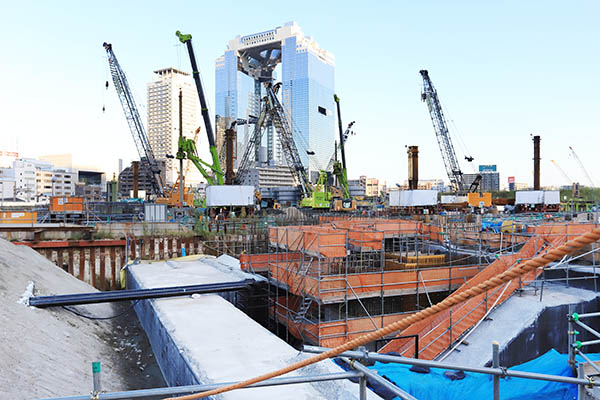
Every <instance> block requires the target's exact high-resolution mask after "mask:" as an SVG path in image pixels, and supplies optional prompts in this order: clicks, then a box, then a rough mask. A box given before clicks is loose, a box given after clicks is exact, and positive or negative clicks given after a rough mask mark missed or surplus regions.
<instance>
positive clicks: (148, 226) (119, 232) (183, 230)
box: [96, 222, 193, 239]
mask: <svg viewBox="0 0 600 400" xmlns="http://www.w3.org/2000/svg"><path fill="white" fill-rule="evenodd" d="M96 232H97V233H103V234H109V235H111V236H112V237H113V238H114V239H118V238H124V237H126V236H131V235H134V236H169V235H174V234H191V233H192V232H193V230H191V229H190V228H187V227H185V226H182V225H180V224H178V223H175V222H111V223H105V222H101V223H98V224H96Z"/></svg>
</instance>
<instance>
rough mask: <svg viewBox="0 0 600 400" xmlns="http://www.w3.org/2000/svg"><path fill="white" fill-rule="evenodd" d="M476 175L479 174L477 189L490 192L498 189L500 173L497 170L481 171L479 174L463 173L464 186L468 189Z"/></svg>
mask: <svg viewBox="0 0 600 400" xmlns="http://www.w3.org/2000/svg"><path fill="white" fill-rule="evenodd" d="M477 175H481V181H480V182H479V188H478V191H480V192H492V191H498V190H500V173H498V172H481V173H480V174H463V179H464V183H465V187H466V188H467V189H468V188H469V187H470V186H471V184H472V183H473V181H474V180H475V178H476V177H477Z"/></svg>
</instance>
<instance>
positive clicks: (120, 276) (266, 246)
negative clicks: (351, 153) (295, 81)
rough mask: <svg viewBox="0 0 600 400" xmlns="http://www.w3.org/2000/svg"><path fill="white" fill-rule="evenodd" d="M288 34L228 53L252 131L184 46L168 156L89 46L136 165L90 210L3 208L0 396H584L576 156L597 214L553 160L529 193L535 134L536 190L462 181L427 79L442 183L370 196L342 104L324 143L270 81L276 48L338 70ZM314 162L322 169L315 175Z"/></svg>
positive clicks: (599, 325)
mask: <svg viewBox="0 0 600 400" xmlns="http://www.w3.org/2000/svg"><path fill="white" fill-rule="evenodd" d="M290 32H291V33H290ZM298 32H299V28H298V27H297V25H295V23H294V24H291V23H290V24H286V25H285V26H284V27H278V28H277V29H276V30H272V31H266V32H261V33H258V34H252V35H247V36H238V37H236V39H235V40H233V41H231V42H230V44H229V46H228V48H227V51H226V53H225V55H224V56H223V57H222V58H218V59H217V63H216V64H217V76H221V75H219V70H218V68H220V67H223V68H226V67H227V65H229V64H227V63H230V64H231V62H230V60H229V58H228V57H231V54H233V53H231V52H234V53H235V57H236V58H235V62H233V64H235V65H234V67H235V71H236V73H237V72H240V73H243V74H244V75H245V76H246V77H249V79H251V81H248V82H251V83H252V86H253V90H254V92H253V93H254V94H253V95H256V97H255V98H252V97H249V98H250V99H254V100H256V101H255V103H256V104H255V106H256V107H255V110H254V111H256V115H247V118H246V119H243V118H237V117H236V116H228V117H222V118H221V117H220V116H219V114H218V112H217V114H216V115H217V118H216V119H215V120H214V122H213V119H211V118H212V116H210V115H209V108H208V105H207V100H206V93H205V90H206V88H205V87H204V86H203V82H202V80H201V79H200V74H199V67H198V64H197V60H196V55H195V53H194V47H193V45H192V35H191V34H184V33H181V32H180V31H177V32H176V35H175V37H176V38H177V41H178V45H179V46H181V49H182V50H183V51H184V52H186V53H187V56H188V57H189V66H188V67H189V68H191V72H190V73H188V72H185V71H179V70H176V69H174V68H171V69H160V70H157V71H156V73H159V74H164V75H165V76H166V75H167V74H174V73H179V74H180V75H182V76H187V77H189V78H191V79H193V86H191V83H190V85H189V87H187V89H186V90H188V92H189V93H191V95H190V94H189V93H187V94H184V90H183V89H182V88H179V89H178V97H177V102H176V103H173V107H174V108H173V109H169V111H170V112H172V115H174V116H177V118H178V128H177V129H175V128H174V130H173V132H175V134H176V139H177V140H176V142H177V143H176V144H173V149H174V150H175V151H174V152H173V153H174V154H167V155H166V159H163V158H162V157H163V156H165V155H163V154H162V153H164V152H165V150H164V149H166V148H167V147H168V146H167V144H165V143H166V142H165V143H161V142H160V141H159V140H158V139H156V138H155V137H154V136H152V135H153V134H151V133H150V128H148V132H147V128H146V127H145V126H144V123H143V122H142V118H141V117H140V112H139V111H138V107H137V105H136V101H135V99H134V98H133V91H132V89H131V88H130V85H129V83H128V81H127V78H126V75H125V72H124V70H123V68H122V66H121V64H120V63H119V61H117V56H116V55H115V50H114V49H113V45H112V44H110V43H108V42H104V43H103V49H104V51H105V52H106V59H107V61H108V73H109V74H110V77H111V81H110V82H109V80H106V86H105V88H106V90H107V91H108V90H109V88H110V90H111V91H112V90H113V89H114V91H115V92H116V94H117V97H118V100H119V102H120V104H121V106H122V111H123V113H124V115H125V119H126V122H127V128H128V129H129V131H130V133H131V136H132V138H133V142H134V143H135V146H136V150H137V152H138V155H139V157H138V158H139V159H136V160H134V162H133V163H132V165H131V167H130V168H129V169H127V170H124V171H123V172H121V174H120V176H119V179H118V180H117V178H116V177H113V179H112V180H111V181H109V182H107V187H106V191H105V192H104V193H103V194H104V197H105V199H104V200H102V201H100V200H94V201H92V200H88V199H86V198H85V197H84V196H70V195H68V196H67V195H54V186H52V192H53V195H52V196H50V197H49V199H48V203H47V204H44V205H40V204H38V203H35V204H33V205H30V204H25V202H22V203H18V202H15V201H13V202H7V205H4V204H2V205H0V271H2V276H3V278H2V279H1V280H0V305H1V307H0V321H2V322H3V324H2V326H3V329H2V330H0V338H1V340H2V343H3V344H4V345H5V346H3V347H4V350H3V353H4V355H2V356H0V371H1V373H0V397H1V398H36V399H46V400H49V399H54V400H59V399H60V400H84V399H100V400H101V399H107V400H108V399H137V398H144V399H175V398H177V399H183V400H193V399H199V398H211V399H340V400H346V399H360V400H363V399H403V400H410V399H420V400H425V399H431V400H434V399H464V398H481V399H494V400H497V399H514V400H516V399H536V398H539V399H542V398H543V399H565V400H567V399H600V380H598V377H599V376H600V318H598V317H600V296H599V292H598V286H599V284H600V254H598V252H599V250H600V243H599V241H600V225H599V210H598V200H600V198H596V191H595V190H596V187H595V185H594V182H593V179H592V177H591V176H590V174H588V172H587V170H586V169H585V167H584V165H583V163H582V162H581V160H580V159H579V157H578V155H577V153H575V150H573V148H572V147H569V149H570V151H571V153H570V154H571V155H572V158H573V159H574V160H576V161H577V162H578V165H579V166H580V167H581V169H582V171H584V172H585V175H586V176H587V178H589V183H590V184H589V186H586V190H589V193H591V195H590V196H587V195H586V196H584V195H583V194H582V193H583V189H584V188H583V187H580V185H579V183H577V182H575V181H573V180H572V179H571V178H569V177H568V176H567V175H566V173H564V171H563V170H562V169H561V168H560V167H559V166H558V164H557V163H556V162H555V161H552V162H553V163H554V165H555V166H556V168H557V170H559V171H560V172H561V174H564V176H565V180H568V181H569V183H570V185H569V187H568V188H566V189H565V188H558V189H557V188H555V187H549V186H543V185H542V182H541V179H542V178H541V176H542V175H541V170H542V168H543V166H542V164H541V159H542V158H541V148H542V145H541V140H542V137H543V136H542V135H531V139H527V140H526V141H524V142H523V143H520V144H519V145H520V146H523V147H525V146H527V148H529V146H530V143H531V144H532V146H531V151H529V150H528V151H529V152H530V153H531V155H532V161H533V162H531V161H530V160H529V159H527V160H523V165H526V166H527V168H526V169H529V168H530V167H531V170H532V174H529V175H530V178H531V180H532V182H533V185H532V186H531V187H529V188H527V189H523V190H520V189H519V190H518V189H516V188H514V187H512V188H511V189H509V190H507V191H500V190H498V189H493V190H492V189H489V190H488V187H492V186H493V185H494V182H492V181H493V180H494V179H497V175H494V173H495V167H496V166H495V165H494V168H493V171H494V173H488V172H490V171H487V172H486V171H483V170H481V169H480V171H481V173H475V174H467V173H464V172H463V169H461V165H460V164H461V163H460V162H459V157H458V156H457V152H456V151H455V148H454V145H453V134H454V133H452V134H451V132H450V128H449V123H448V119H447V118H446V116H445V114H444V109H443V108H442V104H441V102H440V99H439V97H438V92H437V91H436V89H435V87H434V85H433V83H432V81H431V78H430V76H429V72H428V70H425V69H422V70H420V71H415V74H414V75H415V77H416V78H418V77H419V75H420V78H421V79H420V80H416V84H419V85H420V87H421V96H420V99H419V98H418V96H416V99H415V101H416V102H418V101H419V100H420V101H422V102H423V103H424V105H423V109H424V110H423V113H424V115H425V117H427V116H428V117H429V119H431V125H432V127H433V134H434V135H431V136H430V137H429V138H428V139H429V140H431V141H433V140H434V138H435V143H436V145H437V146H438V147H439V151H440V153H436V157H439V155H441V159H442V162H443V166H444V168H445V171H441V172H440V173H441V174H444V173H445V175H444V179H445V181H447V182H448V184H447V185H446V186H445V187H442V188H431V187H429V188H427V189H424V188H423V186H420V182H421V181H420V178H419V175H420V170H419V168H420V163H419V157H420V153H419V151H420V150H419V146H417V145H415V144H414V143H415V142H416V141H415V142H410V145H409V143H407V145H406V149H405V150H403V151H402V152H401V154H402V157H399V159H400V158H401V159H402V161H401V162H402V165H403V167H402V168H403V169H405V171H406V172H407V173H406V174H405V173H404V172H403V173H402V174H403V176H404V175H406V176H407V185H406V187H404V186H402V185H399V184H397V187H396V188H392V189H389V188H388V190H387V191H386V190H383V191H380V190H379V189H377V190H374V191H373V192H372V193H371V192H370V191H369V189H368V185H369V184H368V183H367V182H366V181H365V182H360V180H356V181H357V182H358V183H357V184H353V183H352V180H351V179H349V176H348V170H349V169H350V168H349V164H350V163H351V162H354V160H350V159H349V157H347V153H346V149H345V147H346V144H347V141H348V140H349V138H350V137H351V136H353V135H354V131H353V129H354V126H355V122H354V121H352V122H349V123H348V121H346V122H345V121H344V120H343V119H342V113H341V100H340V97H338V96H337V95H335V94H333V96H331V95H330V94H329V93H328V92H327V99H328V100H327V101H328V102H330V103H331V109H326V108H323V107H321V106H319V107H318V110H317V112H318V113H320V115H322V116H323V118H325V117H328V118H330V120H329V121H330V122H331V123H332V124H331V127H332V130H333V128H334V131H335V135H334V136H333V137H334V138H335V141H334V142H333V143H327V145H325V144H322V143H318V142H314V143H312V142H310V140H309V139H307V138H308V136H307V134H306V132H304V131H303V128H302V126H303V125H301V124H302V123H303V122H302V118H299V117H296V116H294V115H292V113H291V110H292V108H291V106H290V103H289V98H290V96H291V95H290V93H291V92H290V90H291V89H290V87H293V85H289V82H288V83H286V82H285V76H286V74H288V70H287V69H286V70H285V73H283V74H282V75H284V78H283V79H282V82H279V81H277V79H276V77H278V75H277V73H276V72H275V68H276V66H277V64H281V63H284V62H288V60H287V59H286V57H288V56H286V54H287V53H286V51H288V50H286V47H285V46H292V45H293V46H294V48H298V49H300V50H298V52H299V53H303V52H307V53H310V52H311V51H313V52H318V56H319V57H320V58H319V60H321V61H320V62H322V63H323V65H330V64H332V62H333V61H332V60H333V57H332V56H330V55H329V53H328V52H326V51H325V50H323V49H320V48H317V44H316V42H314V41H312V39H309V38H308V37H306V38H305V37H302V38H303V39H302V40H304V41H303V42H298V43H297V44H296V42H293V43H292V42H288V41H289V40H291V39H290V38H291V37H292V36H293V35H296V36H294V38H298V37H301V36H298V35H300V34H299V33H298ZM292 34H293V35H292ZM285 35H288V36H289V35H292V36H289V37H288V36H285ZM294 40H295V39H294ZM290 43H292V44H290ZM307 43H309V44H310V45H307ZM305 45H306V49H305V48H303V47H302V46H305ZM236 46H237V47H236ZM115 47H118V46H115ZM315 49H317V50H318V51H317V50H315ZM205 56H206V55H204V54H203V55H202V57H205ZM225 60H229V61H225ZM328 63H329V64H328ZM233 64H231V65H233ZM294 65H296V64H294ZM297 65H300V64H299V63H298V64H297ZM297 65H296V66H297ZM323 65H320V67H319V68H321V67H322V68H323V70H325V67H323ZM286 68H288V67H287V66H286ZM298 68H300V67H298ZM416 72H418V74H417V73H416ZM223 76H225V75H223ZM191 79H190V82H192V80H191ZM223 79H224V78H223ZM228 79H229V78H228ZM244 79H246V78H244ZM150 86H151V85H150ZM150 86H149V87H150ZM152 90H154V89H152ZM157 90H158V89H157ZM190 91H191V92H190ZM111 95H114V94H111ZM186 96H193V97H194V101H196V100H197V101H198V103H199V104H200V109H201V115H202V120H203V129H204V132H202V133H201V134H203V135H205V136H206V138H205V139H206V143H207V144H208V146H207V148H205V149H204V150H207V154H209V157H210V160H208V161H206V160H202V159H201V158H200V156H199V151H198V150H199V149H198V148H197V146H200V140H199V139H198V136H199V134H200V132H201V131H202V129H201V128H197V129H196V130H195V132H194V133H195V137H194V138H193V139H192V138H191V137H188V136H185V135H184V128H183V125H184V122H183V118H184V114H185V113H186V111H184V110H186V107H190V106H189V104H186V103H185V101H186V100H184V99H185V98H186ZM196 96H197V98H196ZM150 97H151V96H150V95H149V98H150ZM323 97H325V96H323ZM254 100H253V101H254ZM236 101H237V100H236ZM295 101H299V100H297V99H296V100H295ZM292 103H293V102H292ZM328 104H329V103H328ZM217 107H219V105H217ZM321 108H323V109H322V110H321ZM425 109H426V110H427V113H426V112H425ZM103 111H104V110H103ZM228 115H229V114H228ZM296 115H298V114H296ZM151 118H152V113H149V121H150V120H151ZM307 118H308V117H307ZM333 122H335V124H333ZM359 123H360V122H359ZM123 124H125V123H123ZM149 124H150V122H149ZM306 124H307V126H308V122H306ZM431 125H429V127H431ZM344 127H345V128H344ZM173 132H170V134H172V133H173ZM242 132H245V136H246V139H245V141H241V139H240V137H241V135H242ZM413 139H415V138H413V137H411V138H410V140H413ZM128 140H130V138H128ZM315 143H316V144H318V146H316V145H315V146H313V145H314V144H315ZM309 144H310V146H309ZM242 145H243V146H242ZM238 147H240V148H238ZM312 147H315V148H317V150H319V154H315V151H313V149H312ZM158 148H160V151H159V150H157V149H158ZM330 150H331V151H330ZM169 151H170V150H169ZM161 152H162V153H161ZM331 153H333V154H331ZM277 157H280V159H279V160H278V161H277ZM311 157H312V158H311ZM317 157H320V158H321V159H322V160H324V161H325V163H326V165H327V166H325V165H321V166H319V168H314V166H313V163H312V160H313V159H314V158H317ZM465 160H466V162H468V163H470V162H472V161H473V157H472V156H470V155H465ZM275 161H277V162H278V163H276V162H275ZM396 162H397V163H399V162H398V161H397V160H396ZM357 164H358V163H357ZM463 164H465V163H464V162H463ZM530 164H531V165H530ZM352 165H353V168H354V164H352ZM421 166H422V164H421ZM191 169H193V170H194V172H195V173H196V172H197V173H198V174H200V175H201V176H202V178H203V181H204V182H205V185H204V186H203V192H202V193H200V190H199V189H198V187H194V186H193V185H191V184H190V183H189V179H188V178H186V177H189V176H191V172H190V170H191ZM169 171H170V172H169ZM169 173H174V176H175V178H176V179H175V180H174V181H173V180H170V179H168V176H169ZM513 178H514V177H513ZM186 179H188V181H186ZM266 180H271V181H277V182H278V183H277V185H272V186H268V185H265V184H264V182H265V181H266ZM261 182H262V183H261ZM490 182H492V183H490ZM443 183H444V182H443ZM513 184H514V180H513ZM52 185H54V181H53V183H52ZM496 185H497V183H496ZM442 186H443V185H442ZM513 186H514V185H513ZM357 188H358V189H360V190H362V192H360V193H358V194H356V193H357V192H356V191H357V190H358V189H357ZM2 190H3V191H4V187H3V188H2ZM15 192H16V190H15ZM505 192H507V193H505ZM3 193H4V192H3ZM586 193H587V192H586ZM567 195H568V196H567ZM13 197H16V194H15V195H14V196H13ZM2 199H4V197H3V198H2Z"/></svg>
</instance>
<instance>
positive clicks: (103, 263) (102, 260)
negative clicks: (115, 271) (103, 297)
mask: <svg viewBox="0 0 600 400" xmlns="http://www.w3.org/2000/svg"><path fill="white" fill-rule="evenodd" d="M99 250H100V290H106V270H105V269H106V260H105V257H106V249H105V248H104V247H100V249H99Z"/></svg>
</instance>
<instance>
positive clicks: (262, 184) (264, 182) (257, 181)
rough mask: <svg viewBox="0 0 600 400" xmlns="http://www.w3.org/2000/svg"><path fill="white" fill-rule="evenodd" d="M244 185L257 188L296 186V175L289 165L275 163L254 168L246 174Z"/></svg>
mask: <svg viewBox="0 0 600 400" xmlns="http://www.w3.org/2000/svg"><path fill="white" fill-rule="evenodd" d="M242 185H250V186H254V187H255V188H256V189H259V190H260V189H264V188H272V187H289V186H294V177H293V175H292V173H291V171H290V169H289V168H288V167H287V166H284V165H273V166H266V167H256V168H253V169H252V170H250V171H249V172H248V174H246V177H245V180H244V182H242Z"/></svg>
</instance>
